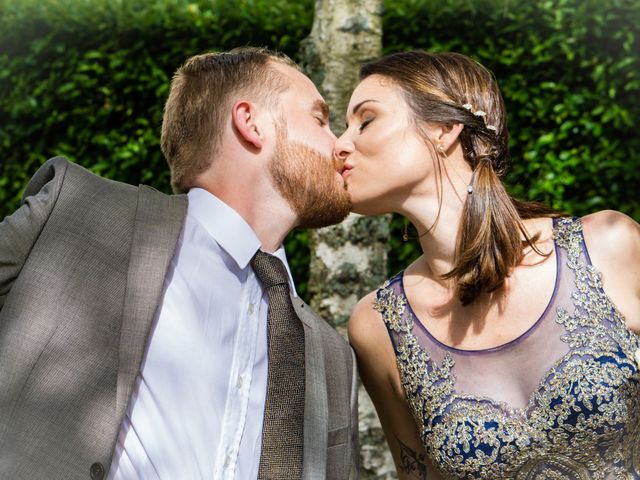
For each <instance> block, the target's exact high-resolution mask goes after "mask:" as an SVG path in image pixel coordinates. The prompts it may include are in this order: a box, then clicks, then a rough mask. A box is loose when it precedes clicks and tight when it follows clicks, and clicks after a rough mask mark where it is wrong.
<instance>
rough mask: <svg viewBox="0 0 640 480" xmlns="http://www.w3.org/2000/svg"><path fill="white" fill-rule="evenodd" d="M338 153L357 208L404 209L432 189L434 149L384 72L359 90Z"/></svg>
mask: <svg viewBox="0 0 640 480" xmlns="http://www.w3.org/2000/svg"><path fill="white" fill-rule="evenodd" d="M426 133H427V134H428V132H426ZM335 154H336V156H337V157H338V158H339V159H341V160H342V161H344V170H343V172H342V176H343V178H344V180H345V183H346V185H347V188H348V190H349V193H350V194H351V201H352V204H353V208H352V210H353V211H354V212H357V213H362V214H366V215H377V214H382V213H387V212H398V211H400V212H401V211H402V206H403V204H404V203H405V202H406V201H407V199H408V198H409V197H411V196H414V195H416V194H418V195H419V194H421V193H425V189H427V188H429V187H428V183H429V182H425V179H426V178H428V177H429V176H430V175H431V172H432V170H433V162H432V153H431V149H430V148H428V147H427V144H426V142H425V140H424V139H423V138H422V137H421V136H420V135H419V134H418V132H417V130H416V125H415V122H414V121H412V119H411V111H410V109H409V106H408V105H407V103H406V101H405V99H404V96H403V94H402V91H401V89H400V88H399V87H398V86H396V85H395V84H394V83H393V82H392V81H390V80H389V79H387V78H385V77H383V76H380V75H372V76H369V77H367V78H365V79H364V80H363V81H362V82H361V83H360V84H359V85H358V86H357V87H356V89H355V90H354V92H353V94H352V95H351V100H350V102H349V107H348V110H347V130H346V131H345V132H344V133H343V134H342V136H341V137H340V138H339V139H338V141H337V143H336V147H335ZM431 184H433V182H431Z"/></svg>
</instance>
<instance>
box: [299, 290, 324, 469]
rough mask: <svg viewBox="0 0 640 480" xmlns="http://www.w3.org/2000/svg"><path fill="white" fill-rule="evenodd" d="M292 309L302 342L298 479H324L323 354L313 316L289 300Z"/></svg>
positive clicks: (301, 303)
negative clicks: (299, 324)
mask: <svg viewBox="0 0 640 480" xmlns="http://www.w3.org/2000/svg"><path fill="white" fill-rule="evenodd" d="M291 300H292V301H293V306H294V308H295V310H296V313H297V314H298V317H300V320H302V323H303V324H304V340H305V374H306V381H305V404H304V459H303V464H302V478H303V479H304V480H324V479H325V477H326V468H327V441H328V424H327V418H328V416H329V406H328V403H327V382H326V376H325V371H324V354H323V349H322V342H321V341H320V335H319V334H318V332H317V331H315V324H316V322H317V319H316V317H315V314H314V313H313V311H312V310H311V308H309V306H308V305H306V304H305V303H304V302H303V301H302V300H300V299H299V298H296V297H291Z"/></svg>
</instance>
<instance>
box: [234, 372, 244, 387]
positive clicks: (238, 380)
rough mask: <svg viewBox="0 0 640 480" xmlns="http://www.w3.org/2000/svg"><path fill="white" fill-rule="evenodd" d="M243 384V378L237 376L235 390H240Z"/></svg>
mask: <svg viewBox="0 0 640 480" xmlns="http://www.w3.org/2000/svg"><path fill="white" fill-rule="evenodd" d="M243 384H244V378H242V375H238V379H237V380H236V388H242V385H243Z"/></svg>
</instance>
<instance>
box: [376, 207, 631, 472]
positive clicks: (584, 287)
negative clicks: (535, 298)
mask: <svg viewBox="0 0 640 480" xmlns="http://www.w3.org/2000/svg"><path fill="white" fill-rule="evenodd" d="M554 241H555V252H556V261H557V266H556V268H557V273H556V282H555V288H554V292H553V295H552V297H551V299H550V301H549V304H548V305H547V308H546V310H545V312H544V313H543V314H542V315H541V316H540V318H539V319H538V320H537V321H536V322H535V324H534V325H533V326H532V327H531V328H530V329H529V330H528V331H527V332H525V333H524V334H523V335H521V336H520V337H518V338H517V339H515V340H513V341H511V342H509V343H507V344H505V345H501V346H499V347H496V348H492V349H489V350H479V351H470V350H459V349H455V348H452V347H449V346H446V345H444V344H442V343H440V342H439V341H438V340H437V339H436V338H434V337H433V336H432V335H431V334H430V333H429V331H428V330H427V329H426V328H424V326H423V325H422V324H421V323H420V321H419V320H418V319H417V318H416V316H415V314H414V313H413V311H412V310H411V306H410V304H409V302H408V301H407V299H406V297H405V294H404V289H403V275H402V273H401V274H399V275H398V276H396V277H394V278H392V279H391V280H389V281H388V282H386V283H385V285H383V286H382V287H381V288H380V289H379V290H378V292H377V299H376V301H375V303H374V308H375V309H376V310H378V311H379V312H380V313H381V314H382V318H383V320H384V322H385V325H386V327H387V330H388V331H389V334H390V336H391V340H392V343H393V346H394V349H395V352H396V362H397V366H398V370H399V373H400V379H401V382H402V386H403V388H404V391H405V394H406V398H407V401H408V404H409V406H410V409H411V411H412V414H413V416H414V419H415V420H416V424H417V425H418V429H419V433H420V438H421V439H422V443H423V445H424V447H425V451H426V454H427V456H428V457H429V458H430V460H431V462H432V463H433V464H434V465H435V466H437V468H438V470H439V471H440V472H441V474H442V475H443V476H444V477H445V478H463V479H486V480H498V479H517V480H560V479H562V480H611V479H640V375H639V366H638V361H639V360H637V359H636V357H640V350H639V349H640V340H639V338H638V336H637V335H635V334H634V333H633V332H631V331H630V330H629V329H628V328H627V327H626V325H625V323H624V319H623V317H622V315H621V314H620V313H619V312H618V311H617V310H616V308H615V306H614V305H613V304H612V302H611V301H610V300H609V298H608V297H607V295H606V294H605V292H604V290H603V288H602V283H601V279H600V275H599V273H598V272H597V271H596V270H595V269H594V268H593V266H592V265H591V262H590V259H589V255H588V252H587V250H586V247H585V244H584V239H583V237H582V225H581V223H580V220H579V219H575V218H573V219H568V218H567V219H557V220H554ZM532 290H533V291H535V290H534V289H532Z"/></svg>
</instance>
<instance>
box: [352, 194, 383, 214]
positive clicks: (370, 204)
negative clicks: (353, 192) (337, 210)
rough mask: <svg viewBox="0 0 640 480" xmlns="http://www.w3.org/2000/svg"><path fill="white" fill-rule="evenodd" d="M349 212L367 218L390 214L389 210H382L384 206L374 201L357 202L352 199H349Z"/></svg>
mask: <svg viewBox="0 0 640 480" xmlns="http://www.w3.org/2000/svg"><path fill="white" fill-rule="evenodd" d="M351 211H352V212H353V213H358V214H360V215H369V216H375V215H384V214H385V213H389V212H390V210H388V209H386V208H384V205H382V204H381V203H379V202H376V201H375V200H373V201H372V200H358V199H354V198H352V199H351Z"/></svg>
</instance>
